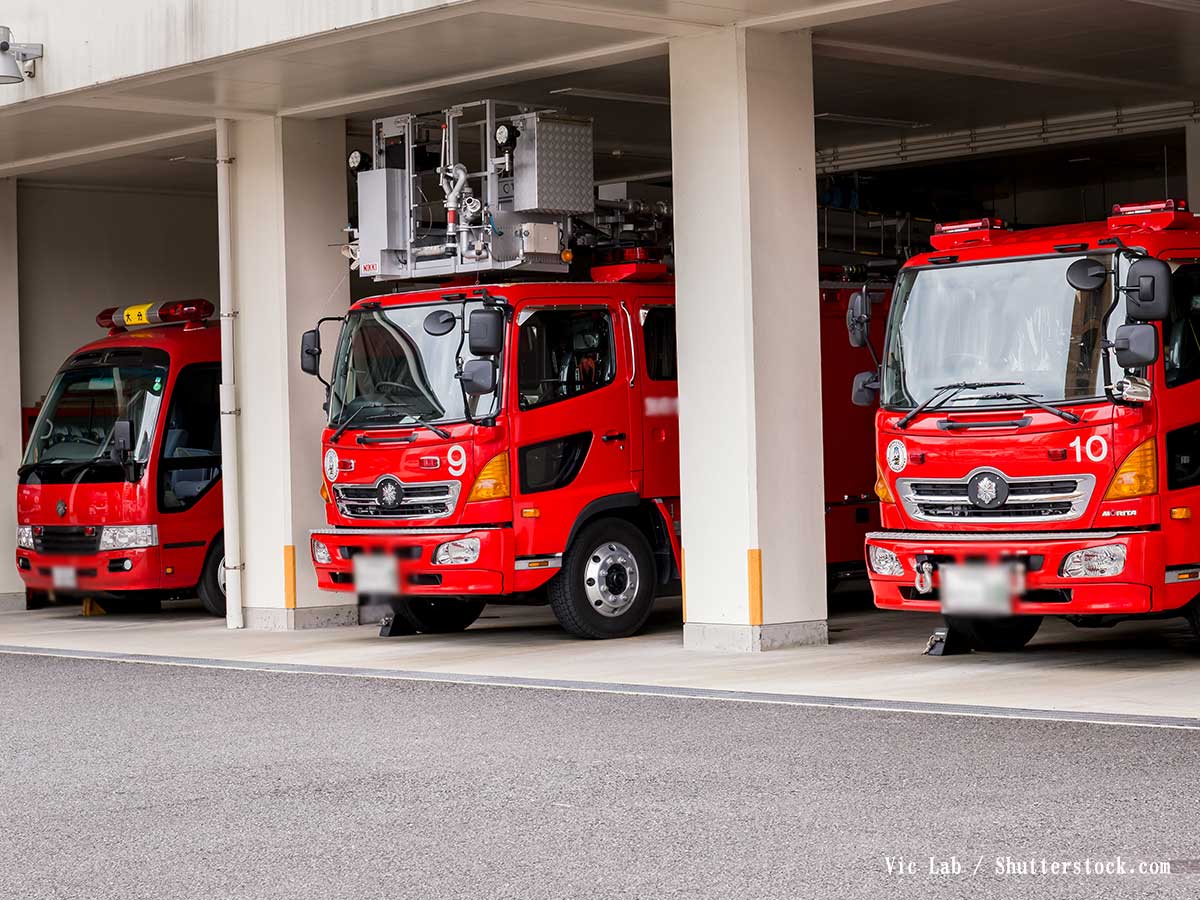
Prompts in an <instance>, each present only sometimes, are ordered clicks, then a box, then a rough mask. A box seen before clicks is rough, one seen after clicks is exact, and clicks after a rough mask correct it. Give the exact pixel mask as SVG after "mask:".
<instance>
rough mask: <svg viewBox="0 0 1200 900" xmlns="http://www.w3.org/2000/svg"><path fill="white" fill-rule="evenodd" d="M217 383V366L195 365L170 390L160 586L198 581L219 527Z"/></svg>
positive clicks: (162, 473)
mask: <svg viewBox="0 0 1200 900" xmlns="http://www.w3.org/2000/svg"><path fill="white" fill-rule="evenodd" d="M220 384H221V366H220V364H218V363H196V364H193V365H189V366H186V367H185V368H183V369H182V370H181V371H180V372H179V374H178V375H177V376H176V378H175V383H174V385H173V386H172V388H171V399H170V402H169V404H168V406H167V418H166V422H165V423H164V425H163V428H162V433H161V435H162V436H161V438H160V440H161V446H160V447H159V450H158V460H157V475H156V480H157V485H156V494H157V502H158V512H159V515H158V540H159V548H160V550H161V554H162V585H163V587H164V588H176V587H178V588H188V587H192V586H193V585H195V584H197V583H198V582H199V580H200V573H201V570H202V569H203V567H204V560H205V557H206V555H207V553H208V548H209V545H210V544H211V543H212V540H213V538H214V537H215V536H216V535H217V532H219V531H220V530H221V527H222V522H223V518H222V513H223V507H222V497H221V422H220V419H221V415H220V400H219V393H220Z"/></svg>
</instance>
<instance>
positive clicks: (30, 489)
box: [17, 478, 151, 525]
mask: <svg viewBox="0 0 1200 900" xmlns="http://www.w3.org/2000/svg"><path fill="white" fill-rule="evenodd" d="M145 480H146V479H144V478H143V479H142V481H141V482H139V483H137V484H129V483H124V482H117V483H103V484H22V485H19V486H18V487H17V522H18V524H21V525H135V524H142V523H145V522H148V521H150V506H151V503H150V501H151V497H150V492H149V491H148V490H147V489H146V487H145ZM60 509H61V510H62V513H61V514H60V512H59V510H60Z"/></svg>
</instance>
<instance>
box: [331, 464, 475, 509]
mask: <svg viewBox="0 0 1200 900" xmlns="http://www.w3.org/2000/svg"><path fill="white" fill-rule="evenodd" d="M389 480H390V481H395V482H396V483H397V484H398V485H399V486H400V490H401V492H402V493H401V496H400V499H399V503H398V504H397V505H396V506H384V505H383V504H382V503H380V500H379V487H380V485H381V484H382V483H383V482H384V481H389ZM460 490H462V484H461V483H460V482H457V481H415V482H405V481H401V480H400V479H399V478H396V477H395V476H393V475H384V476H381V477H380V478H378V479H377V480H376V481H375V482H374V483H373V484H335V485H334V486H333V498H334V501H335V502H336V503H337V508H338V512H340V513H341V514H342V515H343V516H346V517H347V518H349V519H444V518H446V517H447V516H450V515H452V514H453V513H454V509H455V507H456V506H457V505H458V494H459V491H460Z"/></svg>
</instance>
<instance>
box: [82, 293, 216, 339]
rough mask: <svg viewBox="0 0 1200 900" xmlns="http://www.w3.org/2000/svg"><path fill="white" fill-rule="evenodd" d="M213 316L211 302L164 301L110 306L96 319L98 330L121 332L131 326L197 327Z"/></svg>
mask: <svg viewBox="0 0 1200 900" xmlns="http://www.w3.org/2000/svg"><path fill="white" fill-rule="evenodd" d="M213 312H215V307H214V306H213V305H212V303H211V302H209V301H208V300H204V299H200V298H198V299H195V300H167V301H164V302H162V303H137V304H134V305H133V306H111V307H109V308H108V309H105V310H102V311H101V312H100V314H99V315H97V316H96V324H97V325H99V326H100V327H101V328H110V329H118V330H122V331H123V330H124V329H126V328H128V327H130V326H133V325H165V324H169V323H171V322H187V323H188V325H189V327H190V326H194V325H198V324H200V323H201V322H203V321H205V320H206V319H208V318H210V317H211V316H212V314H213Z"/></svg>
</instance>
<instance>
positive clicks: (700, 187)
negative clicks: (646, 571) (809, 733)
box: [671, 28, 827, 650]
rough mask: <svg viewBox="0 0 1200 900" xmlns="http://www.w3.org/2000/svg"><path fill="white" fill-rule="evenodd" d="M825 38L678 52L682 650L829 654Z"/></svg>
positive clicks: (756, 37)
mask: <svg viewBox="0 0 1200 900" xmlns="http://www.w3.org/2000/svg"><path fill="white" fill-rule="evenodd" d="M812 90H813V89H812V40H811V36H810V35H809V34H807V33H801V34H790V35H783V34H770V33H760V32H755V31H746V30H744V29H739V28H728V29H723V30H720V31H714V32H708V33H705V34H703V35H701V36H698V37H689V38H681V39H677V40H673V41H672V42H671V123H672V146H673V150H672V152H673V160H674V161H673V165H674V189H675V249H676V278H677V290H678V320H679V321H678V331H679V359H680V363H679V375H680V381H679V400H680V438H681V440H680V445H681V449H680V466H681V473H682V482H683V486H682V490H683V551H684V564H685V569H686V571H685V584H686V596H685V625H684V644H685V646H687V647H692V648H698V649H727V650H767V649H772V648H776V647H784V646H791V645H796V644H814V643H824V642H825V641H826V640H827V629H826V623H825V619H826V601H825V540H824V528H825V523H824V500H823V491H822V447H821V350H820V321H819V313H818V288H817V280H818V279H817V235H816V221H817V213H816V181H815V178H816V167H815V159H814V157H815V146H814V139H813V99H812V98H813V93H812Z"/></svg>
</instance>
